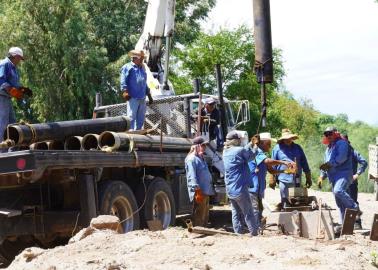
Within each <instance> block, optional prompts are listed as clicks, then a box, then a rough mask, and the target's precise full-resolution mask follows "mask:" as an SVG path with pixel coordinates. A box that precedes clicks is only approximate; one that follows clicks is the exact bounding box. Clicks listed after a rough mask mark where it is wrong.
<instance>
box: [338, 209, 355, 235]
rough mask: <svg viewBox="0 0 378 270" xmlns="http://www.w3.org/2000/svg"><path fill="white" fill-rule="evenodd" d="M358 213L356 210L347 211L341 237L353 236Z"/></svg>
mask: <svg viewBox="0 0 378 270" xmlns="http://www.w3.org/2000/svg"><path fill="white" fill-rule="evenodd" d="M357 213H358V211H357V210H354V209H349V208H347V209H345V215H344V221H343V227H342V228H341V235H352V234H353V230H354V223H355V222H356V216H357Z"/></svg>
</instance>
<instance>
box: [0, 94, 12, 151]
mask: <svg viewBox="0 0 378 270" xmlns="http://www.w3.org/2000/svg"><path fill="white" fill-rule="evenodd" d="M15 122H16V117H15V114H14V110H13V106H12V100H11V99H10V98H9V97H6V96H3V95H0V141H3V140H4V139H5V137H4V136H3V135H4V133H5V130H6V128H7V126H8V125H9V124H13V123H15ZM7 151H8V150H7V149H0V153H3V152H7Z"/></svg>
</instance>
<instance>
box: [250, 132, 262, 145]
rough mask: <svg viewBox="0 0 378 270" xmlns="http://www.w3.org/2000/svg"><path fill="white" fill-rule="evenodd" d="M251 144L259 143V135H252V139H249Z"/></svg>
mask: <svg viewBox="0 0 378 270" xmlns="http://www.w3.org/2000/svg"><path fill="white" fill-rule="evenodd" d="M251 143H252V145H258V144H259V143H260V135H258V134H256V135H253V137H252V138H251Z"/></svg>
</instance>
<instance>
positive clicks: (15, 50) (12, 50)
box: [8, 47, 24, 60]
mask: <svg viewBox="0 0 378 270" xmlns="http://www.w3.org/2000/svg"><path fill="white" fill-rule="evenodd" d="M8 53H9V54H10V55H12V56H15V55H19V56H21V58H22V60H24V53H23V51H22V49H21V48H19V47H12V48H10V49H9V51H8Z"/></svg>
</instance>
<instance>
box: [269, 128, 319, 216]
mask: <svg viewBox="0 0 378 270" xmlns="http://www.w3.org/2000/svg"><path fill="white" fill-rule="evenodd" d="M296 139H298V135H297V134H294V133H292V132H291V131H290V130H289V129H287V128H285V129H283V130H282V135H281V137H280V138H279V139H278V141H277V142H278V143H277V145H276V146H275V147H274V148H273V151H272V159H275V160H283V161H288V162H294V163H295V164H296V170H295V171H294V172H293V173H285V172H282V173H279V174H278V176H277V178H278V181H279V187H280V194H281V206H282V209H283V208H284V207H285V206H287V205H289V204H290V202H289V188H290V187H295V186H296V187H300V185H301V177H302V171H304V173H305V176H306V187H307V188H309V187H311V185H312V181H311V171H310V167H309V166H308V162H307V158H306V155H305V153H304V151H303V149H302V147H301V146H300V145H299V144H296V143H294V140H296ZM275 169H276V170H278V171H285V170H287V169H288V168H287V166H286V165H283V164H281V165H278V166H275Z"/></svg>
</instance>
